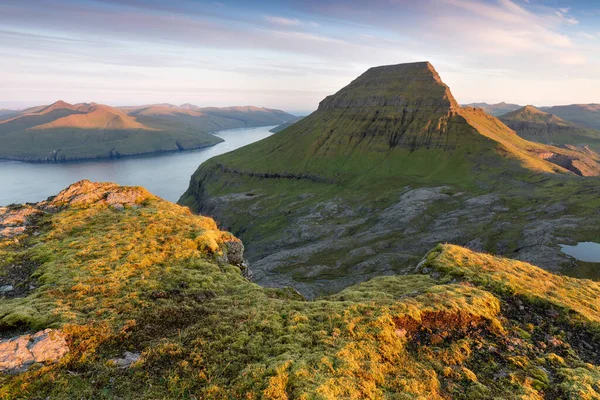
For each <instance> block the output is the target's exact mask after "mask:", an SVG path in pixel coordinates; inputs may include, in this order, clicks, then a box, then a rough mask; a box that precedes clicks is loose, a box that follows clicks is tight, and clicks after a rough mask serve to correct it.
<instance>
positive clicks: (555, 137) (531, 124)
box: [499, 106, 600, 151]
mask: <svg viewBox="0 0 600 400" xmlns="http://www.w3.org/2000/svg"><path fill="white" fill-rule="evenodd" d="M556 108H560V107H552V108H549V110H551V109H556ZM499 119H500V121H502V122H504V123H505V124H506V125H507V126H508V127H509V128H511V129H513V130H515V132H517V134H518V135H519V136H521V137H522V138H524V139H527V140H531V141H534V142H539V143H546V144H553V145H572V146H590V147H591V148H592V149H594V150H595V151H600V131H597V130H595V129H591V128H587V127H585V126H582V125H578V124H575V123H573V122H569V121H565V120H564V119H562V118H560V117H558V116H556V115H554V114H550V113H548V112H545V111H542V110H539V109H537V108H535V107H533V106H525V107H523V108H520V109H518V110H516V111H512V112H510V113H508V114H505V115H502V116H500V117H499Z"/></svg>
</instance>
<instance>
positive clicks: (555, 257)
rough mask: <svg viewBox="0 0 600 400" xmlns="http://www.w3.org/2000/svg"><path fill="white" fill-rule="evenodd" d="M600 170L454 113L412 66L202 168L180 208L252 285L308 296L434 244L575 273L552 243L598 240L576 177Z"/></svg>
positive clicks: (582, 155) (577, 156)
mask: <svg viewBox="0 0 600 400" xmlns="http://www.w3.org/2000/svg"><path fill="white" fill-rule="evenodd" d="M598 171H599V169H598V159H597V155H594V154H593V153H587V152H580V151H577V150H572V149H563V148H557V147H552V146H548V145H544V144H539V143H534V142H529V141H527V140H524V139H522V138H520V137H519V136H517V135H516V134H515V133H514V131H512V130H511V129H509V128H508V127H506V126H505V125H504V124H503V123H502V122H500V121H499V120H498V119H496V118H494V117H492V116H489V115H488V114H486V113H485V112H483V111H482V110H481V109H474V108H469V107H466V108H462V107H460V106H459V105H458V104H457V103H456V101H455V99H454V98H453V96H452V93H451V92H450V89H449V88H448V87H447V86H446V85H445V84H444V83H443V82H442V80H441V78H440V76H439V75H438V74H437V72H435V69H434V68H433V67H432V66H431V65H430V64H429V63H414V64H401V65H396V66H385V67H377V68H372V69H370V70H368V71H367V72H365V73H364V74H363V75H361V76H360V77H358V78H357V79H356V80H354V81H353V82H352V83H350V84H349V85H348V86H347V87H345V88H343V89H342V90H340V91H339V92H338V93H336V94H335V95H333V96H329V97H327V98H326V99H324V100H323V101H322V102H321V104H320V105H319V108H318V110H317V111H316V112H314V113H313V114H311V115H310V116H308V117H305V118H304V119H302V120H301V121H299V122H297V123H296V124H294V125H292V126H291V127H289V128H287V129H285V130H283V131H281V132H279V133H276V134H274V135H272V136H271V137H269V138H267V139H265V140H262V141H260V142H257V143H254V144H252V145H250V146H246V147H244V148H242V149H239V150H237V151H234V152H231V153H228V154H225V155H222V156H219V157H216V158H214V159H211V160H209V161H208V162H206V163H204V164H203V165H202V166H200V167H199V169H198V170H197V171H196V173H195V174H194V175H193V177H192V179H191V182H190V187H189V189H188V190H187V192H186V193H185V194H184V195H183V196H182V197H181V199H180V203H181V204H184V205H188V206H190V207H191V208H192V209H193V210H194V211H197V212H201V213H203V214H207V215H211V216H213V217H214V218H215V219H216V220H217V221H218V222H219V223H221V224H223V226H225V227H226V228H227V229H229V230H231V231H232V232H233V233H234V234H237V235H239V236H240V237H241V239H242V240H244V243H246V245H247V255H248V258H249V260H250V262H251V264H252V266H253V273H254V277H255V279H256V281H257V282H258V283H260V284H264V285H270V286H277V287H279V286H293V287H294V288H296V289H297V290H299V291H300V292H301V293H303V294H304V295H306V296H309V297H314V296H318V295H321V294H324V293H332V292H337V291H339V290H342V289H343V288H345V287H347V286H350V285H353V284H356V283H359V282H361V281H363V280H366V279H369V278H372V277H375V276H379V275H382V274H394V273H401V272H405V271H406V270H407V268H409V266H410V265H412V264H413V263H414V262H415V261H418V259H419V258H420V257H421V256H422V255H423V254H424V253H425V252H426V251H427V250H428V249H430V248H431V247H433V246H435V245H436V244H437V243H439V242H448V243H455V244H464V245H468V246H469V247H471V248H474V249H477V250H484V251H489V252H492V253H496V254H503V255H506V256H510V257H513V258H517V259H521V260H526V261H530V262H534V263H536V264H538V265H539V266H541V267H543V268H547V269H550V270H563V271H565V272H568V271H569V269H570V268H578V267H577V265H579V264H577V262H574V261H573V260H571V259H569V258H568V257H566V256H565V255H564V254H562V253H561V252H560V249H559V247H558V245H557V244H558V243H563V242H564V241H568V242H572V241H574V240H579V239H585V238H587V240H592V241H593V240H594V238H597V237H598V228H597V226H598V222H600V221H599V220H600V215H598V214H597V213H596V211H595V208H594V207H597V206H599V205H600V202H599V200H598V198H597V196H595V195H594V194H593V193H594V192H595V191H597V190H598V185H599V179H598V178H597V177H593V178H587V179H581V177H580V176H577V175H587V176H589V175H597V174H598ZM574 193H577V195H576V196H575V195H573V194H574ZM557 210H562V212H559V211H557ZM557 215H568V218H557ZM322 221H327V223H326V224H324V223H322Z"/></svg>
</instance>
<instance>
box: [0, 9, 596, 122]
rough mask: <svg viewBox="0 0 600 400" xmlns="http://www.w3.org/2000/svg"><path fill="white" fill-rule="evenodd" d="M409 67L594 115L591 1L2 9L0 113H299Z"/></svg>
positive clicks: (469, 93) (479, 89) (461, 85)
mask: <svg viewBox="0 0 600 400" xmlns="http://www.w3.org/2000/svg"><path fill="white" fill-rule="evenodd" d="M414 61H430V62H431V63H432V64H433V65H434V66H435V68H436V69H437V71H438V72H439V73H440V75H441V77H442V79H443V80H444V82H445V83H446V84H448V86H450V89H451V90H452V92H453V94H454V96H455V97H456V98H457V100H458V101H459V102H461V103H463V104H464V103H470V102H482V101H485V102H488V103H495V102H501V101H506V102H512V103H517V104H535V105H540V106H544V105H555V104H572V103H593V102H598V103H600V2H599V1H583V0H420V1H419V0H417V1H415V0H369V1H366V0H331V1H330V0H262V1H253V0H248V1H239V0H233V1H228V0H219V1H192V0H179V1H178V0H171V1H158V0H103V1H100V0H71V1H58V0H27V1H23V0H1V1H0V108H19V107H25V106H31V105H39V104H47V103H51V102H53V101H55V100H58V99H61V100H65V101H68V102H71V103H77V102H92V101H95V102H99V103H105V104H110V105H115V106H121V105H139V104H151V103H173V104H182V103H192V104H196V105H199V106H230V105H256V106H264V107H271V108H280V109H284V110H286V111H291V112H295V113H307V112H310V111H312V110H314V109H316V107H317V106H318V103H319V101H320V100H322V99H323V98H324V97H325V96H327V95H329V94H332V93H335V92H336V91H338V90H339V89H341V88H342V87H343V86H345V85H347V84H348V83H349V82H350V81H352V80H353V79H354V78H356V77H357V76H358V75H360V74H361V73H363V72H364V71H366V70H367V69H368V68H370V67H372V66H377V65H388V64H399V63H405V62H414Z"/></svg>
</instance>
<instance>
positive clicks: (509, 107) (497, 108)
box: [462, 102, 523, 117]
mask: <svg viewBox="0 0 600 400" xmlns="http://www.w3.org/2000/svg"><path fill="white" fill-rule="evenodd" d="M462 106H463V107H473V108H482V109H483V111H485V112H486V113H488V114H490V115H493V116H494V117H498V116H500V115H502V114H506V113H508V112H511V111H515V110H518V109H519V108H521V107H523V106H520V105H518V104H510V103H505V102H502V103H497V104H488V103H470V104H463V105H462Z"/></svg>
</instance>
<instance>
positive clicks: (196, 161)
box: [0, 126, 273, 205]
mask: <svg viewBox="0 0 600 400" xmlns="http://www.w3.org/2000/svg"><path fill="white" fill-rule="evenodd" d="M272 128H273V127H272V126H266V127H260V128H242V129H231V130H226V131H220V132H218V133H215V135H216V136H219V137H222V138H223V139H225V141H224V142H222V143H219V144H217V145H216V146H212V147H208V148H206V149H200V150H193V151H185V152H176V153H166V154H160V155H152V156H140V157H130V158H123V159H120V160H104V161H86V162H75V163H67V164H28V163H22V162H18V161H0V205H8V204H12V203H25V202H38V201H41V200H44V199H46V198H47V197H48V196H53V195H55V194H57V193H58V192H60V191H61V190H62V189H64V188H66V187H67V186H69V185H70V184H72V183H74V182H77V181H79V180H82V179H89V180H90V181H96V182H115V183H118V184H120V185H128V186H132V185H135V186H143V187H145V188H146V189H148V190H149V191H150V192H151V193H153V194H155V195H157V196H160V197H162V198H163V199H166V200H170V201H177V200H179V197H180V196H181V195H182V194H183V192H185V191H186V189H187V187H188V185H189V183H190V177H191V176H192V174H193V173H194V171H196V169H197V168H198V166H199V165H200V164H202V163H203V162H204V161H206V160H208V159H209V158H212V157H214V156H218V155H219V154H223V153H227V152H229V151H232V150H235V149H237V148H240V147H242V146H245V145H248V144H250V143H254V142H256V141H258V140H261V139H264V138H266V137H268V136H270V135H272V133H271V132H269V129H272Z"/></svg>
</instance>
